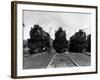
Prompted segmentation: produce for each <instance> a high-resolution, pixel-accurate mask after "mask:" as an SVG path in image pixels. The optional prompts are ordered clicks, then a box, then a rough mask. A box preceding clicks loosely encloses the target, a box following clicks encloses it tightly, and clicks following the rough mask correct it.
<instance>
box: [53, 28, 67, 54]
mask: <svg viewBox="0 0 100 80" xmlns="http://www.w3.org/2000/svg"><path fill="white" fill-rule="evenodd" d="M53 48H54V49H55V51H56V52H58V53H63V52H65V51H66V50H67V48H68V41H67V39H66V32H65V31H64V30H63V29H62V28H61V27H59V29H58V30H57V31H56V32H55V39H54V41H53Z"/></svg>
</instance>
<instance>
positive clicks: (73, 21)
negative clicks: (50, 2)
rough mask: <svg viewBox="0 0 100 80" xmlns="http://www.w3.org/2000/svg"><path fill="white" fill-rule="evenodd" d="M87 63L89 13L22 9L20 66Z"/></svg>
mask: <svg viewBox="0 0 100 80" xmlns="http://www.w3.org/2000/svg"><path fill="white" fill-rule="evenodd" d="M80 66H91V14H89V13H74V12H73V13H71V12H50V11H47V12H46V11H34V10H33V11H29V10H23V69H37V68H59V67H60V68H61V67H80Z"/></svg>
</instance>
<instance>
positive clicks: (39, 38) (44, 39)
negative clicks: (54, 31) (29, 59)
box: [28, 25, 50, 54]
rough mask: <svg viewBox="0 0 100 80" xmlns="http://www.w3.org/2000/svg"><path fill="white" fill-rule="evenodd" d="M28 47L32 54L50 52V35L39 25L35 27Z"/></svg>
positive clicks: (32, 29) (31, 32)
mask: <svg viewBox="0 0 100 80" xmlns="http://www.w3.org/2000/svg"><path fill="white" fill-rule="evenodd" d="M28 47H29V52H30V54H32V53H39V52H40V53H41V52H43V51H48V50H49V48H50V35H49V34H48V33H47V32H45V31H44V30H43V29H42V27H40V26H39V25H34V27H33V28H31V30H30V39H28Z"/></svg>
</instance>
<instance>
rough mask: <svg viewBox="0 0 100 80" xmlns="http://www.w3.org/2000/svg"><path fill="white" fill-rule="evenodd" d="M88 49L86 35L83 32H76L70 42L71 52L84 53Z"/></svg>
mask: <svg viewBox="0 0 100 80" xmlns="http://www.w3.org/2000/svg"><path fill="white" fill-rule="evenodd" d="M85 49H86V34H85V32H83V31H82V30H79V32H76V33H75V34H74V35H73V36H72V37H70V40H69V48H68V51H69V52H83V51H84V50H85Z"/></svg>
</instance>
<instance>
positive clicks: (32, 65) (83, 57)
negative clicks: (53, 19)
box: [23, 51, 91, 69]
mask: <svg viewBox="0 0 100 80" xmlns="http://www.w3.org/2000/svg"><path fill="white" fill-rule="evenodd" d="M26 54H28V53H26ZM90 65H91V55H90V53H72V52H70V53H69V52H67V51H66V52H65V53H56V52H55V51H52V52H43V53H38V54H32V55H29V54H28V55H26V56H24V57H23V69H40V68H56V67H79V66H90Z"/></svg>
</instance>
